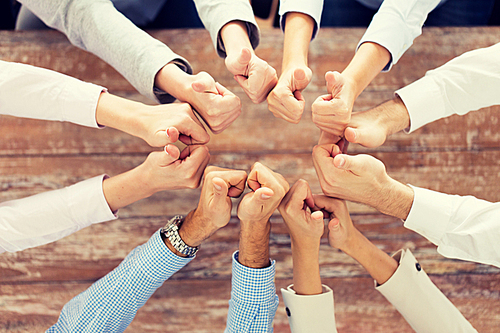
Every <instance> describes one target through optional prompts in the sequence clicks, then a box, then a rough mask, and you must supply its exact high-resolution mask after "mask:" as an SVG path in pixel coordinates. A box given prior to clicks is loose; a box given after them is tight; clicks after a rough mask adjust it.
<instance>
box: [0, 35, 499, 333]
mask: <svg viewBox="0 0 500 333" xmlns="http://www.w3.org/2000/svg"><path fill="white" fill-rule="evenodd" d="M152 34H153V35H154V36H155V37H157V38H159V39H160V40H162V41H164V42H165V43H166V44H167V45H169V46H170V47H171V48H172V49H174V50H175V51H176V52H177V53H179V54H181V55H183V56H184V57H186V58H187V59H189V60H190V62H191V64H192V65H193V68H194V70H195V72H198V71H202V70H204V71H207V72H209V73H211V74H212V75H213V76H214V77H215V78H216V79H217V80H218V81H219V82H221V83H222V84H223V85H225V86H226V87H228V88H229V89H230V90H231V91H233V92H235V93H237V94H238V95H239V96H240V98H241V100H242V103H243V113H242V115H241V116H240V118H239V119H237V120H236V121H235V122H234V124H233V125H232V126H231V127H230V128H228V129H227V130H226V131H224V132H223V133H221V134H219V135H217V136H212V139H211V141H210V143H209V148H210V152H211V156H212V159H211V164H215V165H219V166H224V167H229V168H239V169H246V170H248V169H249V168H250V166H251V165H252V164H253V163H254V162H255V161H261V162H262V163H264V164H265V165H268V166H269V167H271V168H273V169H274V170H276V171H278V172H280V173H282V174H283V175H284V176H285V177H286V178H287V180H288V181H289V182H290V183H293V182H294V181H295V180H297V179H299V178H304V179H306V180H308V181H309V182H310V184H311V186H312V188H313V190H314V191H316V192H318V191H320V187H319V184H318V181H317V177H316V174H315V171H314V168H313V165H312V161H311V156H310V153H311V151H312V147H313V146H314V144H315V143H316V142H317V138H318V135H319V131H318V130H317V129H316V127H315V126H314V125H313V124H312V122H311V116H310V105H311V103H312V102H313V101H314V99H315V98H316V97H317V96H318V95H320V94H324V93H325V83H324V78H323V75H324V73H325V72H326V71H327V70H342V69H343V68H344V67H345V66H346V65H347V63H348V61H349V60H350V59H351V57H352V55H353V50H354V49H355V47H356V44H357V42H358V40H359V39H360V37H361V36H362V34H363V30H362V29H323V30H321V32H320V34H319V36H318V38H317V39H316V40H315V41H314V42H313V43H312V44H311V51H310V59H309V62H310V66H311V69H312V70H313V73H314V76H313V80H312V82H311V84H310V85H309V87H308V88H307V90H306V92H305V98H306V101H307V104H306V111H305V113H304V117H303V119H302V121H301V122H300V123H299V124H298V125H293V124H288V123H286V122H285V121H283V120H279V119H276V118H274V116H273V115H272V114H271V113H270V112H269V111H267V104H266V103H262V104H260V105H254V104H252V103H251V102H250V100H249V99H248V98H247V97H246V96H245V95H244V93H243V92H242V90H241V89H240V88H239V86H237V83H236V82H235V81H234V80H233V79H232V76H231V75H230V74H229V72H227V70H226V69H225V66H224V62H223V61H222V59H219V58H218V57H217V56H216V55H215V52H214V50H213V48H212V44H211V43H210V41H209V36H208V33H207V32H205V31H203V30H188V31H180V30H179V31H176V30H173V31H157V32H152ZM498 36H500V29H499V28H443V29H439V28H433V29H424V34H423V35H422V36H421V37H419V38H418V39H417V40H416V41H415V43H414V46H413V47H412V48H410V50H409V51H408V52H407V53H406V54H405V55H404V56H403V57H402V58H401V61H400V62H399V63H398V64H397V65H396V66H395V67H394V68H393V70H391V72H389V73H387V74H381V75H379V76H378V77H377V78H376V79H375V80H374V82H373V83H372V84H371V85H370V86H369V87H368V88H367V89H366V91H365V92H363V94H362V95H361V96H360V97H359V98H358V100H357V101H356V104H355V110H364V109H367V108H369V107H372V106H375V105H377V104H379V103H381V102H382V101H384V100H386V99H388V98H391V97H392V94H393V92H394V91H395V90H396V89H398V88H400V87H403V86H405V85H407V84H409V83H411V82H413V81H414V80H416V79H418V78H419V77H421V76H423V75H424V73H425V72H426V71H427V70H429V69H432V68H435V67H438V66H440V65H442V64H444V63H445V62H446V61H448V60H450V59H452V58H453V57H455V56H457V55H460V54H461V53H463V52H466V51H468V50H472V49H475V48H479V47H485V46H489V45H492V44H494V43H495V42H497V41H498ZM282 39H283V38H282V34H281V32H279V31H277V30H270V31H265V34H264V35H263V37H262V41H261V45H260V46H259V48H258V50H257V53H258V54H259V55H260V56H261V57H263V58H264V59H266V60H267V61H268V62H269V63H270V64H271V65H273V66H274V67H275V68H277V69H279V68H280V66H279V64H280V63H281V56H280V55H281V45H282ZM0 59H2V60H7V61H18V62H24V63H29V64H33V65H36V66H40V67H45V68H50V69H54V70H57V71H60V72H63V73H66V74H69V75H72V76H75V77H78V78H80V79H83V80H86V81H90V82H94V83H97V84H101V85H104V86H106V87H108V88H109V90H110V91H111V92H112V93H115V94H118V95H121V96H126V97H129V98H132V99H135V100H140V101H144V102H148V103H152V101H147V100H146V99H145V98H144V97H142V96H140V95H139V94H138V93H137V92H136V91H135V90H134V89H133V88H132V87H131V86H130V84H128V83H127V82H126V81H125V80H124V79H123V78H122V77H121V76H120V75H119V74H118V73H117V72H116V71H114V70H113V69H112V68H111V67H109V66H108V65H106V64H105V63H103V62H102V61H101V60H99V59H97V58H96V57H94V56H93V55H90V54H88V53H86V52H83V51H81V50H79V49H77V48H75V47H73V46H71V45H70V44H69V43H68V42H67V41H66V39H65V37H64V36H62V35H60V34H59V33H56V32H43V33H37V32H29V33H28V32H23V33H20V32H0ZM499 111H500V109H499V107H491V108H487V109H484V110H481V111H479V112H472V113H470V114H469V115H467V116H463V117H458V116H454V117H450V118H448V119H444V120H440V121H438V122H435V123H433V124H430V125H428V126H426V127H425V128H423V129H421V130H419V131H417V132H415V133H414V134H412V135H405V134H402V133H398V134H396V135H394V136H393V137H391V138H390V139H389V140H388V142H386V144H384V145H383V146H382V147H380V148H377V149H372V150H367V149H364V148H362V147H360V146H356V145H351V147H350V152H351V153H353V154H355V153H361V152H363V153H367V152H368V153H370V154H373V155H374V156H376V157H377V158H380V159H381V160H382V161H384V163H385V164H386V166H387V169H388V172H389V174H390V175H391V176H393V177H394V178H396V179H398V180H400V181H402V182H408V183H411V184H413V185H416V186H421V187H426V188H431V189H434V190H438V191H442V192H447V193H456V194H461V195H465V194H471V195H474V196H476V197H479V198H482V199H486V200H490V201H500V191H499V190H498V179H499V175H500V148H499V143H500V135H499V134H498V132H499V131H498V126H499V118H500V113H499ZM0 132H1V136H0V202H1V201H6V200H11V199H15V198H21V197H25V196H28V195H32V194H35V193H39V192H42V191H48V190H52V189H57V188H61V187H63V186H67V185H70V184H73V183H75V182H78V181H80V180H83V179H86V178H89V177H92V176H95V175H98V174H101V173H107V174H109V175H115V174H118V173H120V172H123V171H126V170H128V169H131V168H133V167H134V166H136V165H139V164H140V163H142V161H143V160H144V159H145V157H146V156H147V154H148V153H149V152H150V151H151V148H150V147H149V146H147V145H146V144H144V143H142V142H141V141H140V140H139V139H135V138H133V137H131V136H128V135H126V134H122V133H120V132H117V131H114V130H111V129H104V130H94V129H88V128H83V127H79V126H76V125H72V124H66V123H55V122H44V121H35V120H26V119H19V118H13V117H8V116H0ZM198 196H199V190H186V191H175V192H173V191H172V192H163V193H158V194H156V195H154V196H152V197H151V198H148V199H145V200H142V201H140V202H138V203H136V204H133V205H131V206H129V207H128V208H125V209H122V210H121V211H120V219H118V220H116V221H112V222H107V223H102V224H99V225H94V226H92V227H89V228H87V229H84V230H81V231H79V232H78V233H76V234H73V235H71V236H69V237H66V238H64V239H62V240H60V241H58V242H55V243H52V244H48V245H46V246H41V247H38V248H35V249H30V250H26V251H22V252H18V253H4V254H1V255H0V332H7V331H8V332H39V331H43V330H44V329H46V328H48V327H49V326H50V325H51V324H53V323H54V322H55V321H56V320H57V317H58V314H59V312H60V310H61V308H62V306H63V305H64V304H65V303H66V302H68V301H69V300H70V299H71V298H72V297H74V296H75V295H77V294H78V293H79V292H81V291H83V290H85V289H86V288H87V287H88V286H89V285H90V284H92V282H94V281H96V280H97V279H99V278H100V277H101V276H103V275H105V274H106V273H107V272H109V271H110V270H111V269H113V268H114V267H115V266H116V265H118V264H119V263H120V261H121V260H122V259H123V258H124V257H125V256H126V255H127V254H128V252H129V251H130V250H131V249H133V248H134V247H135V246H137V245H139V244H142V243H144V242H145V241H146V240H147V239H148V238H149V236H150V235H151V234H152V233H153V232H154V231H155V230H156V229H157V228H159V227H161V226H162V225H163V224H164V223H165V221H166V219H167V217H168V216H171V215H174V214H176V213H186V212H188V211H189V210H191V209H193V208H194V207H195V206H196V203H197V198H198ZM236 205H237V202H235V204H234V206H236ZM349 206H350V209H351V212H352V216H353V220H354V222H355V223H356V224H357V226H358V227H359V229H360V230H361V231H362V232H363V233H364V234H365V235H366V236H367V237H368V238H369V239H370V240H372V241H373V242H374V243H375V244H376V245H377V246H379V247H380V248H381V249H383V250H384V251H386V252H388V253H390V252H393V251H396V250H398V249H400V248H402V247H405V248H410V249H411V250H412V251H413V253H414V254H415V256H416V257H417V259H419V261H420V262H421V264H422V266H423V267H424V269H425V270H426V271H427V272H428V273H429V275H430V277H431V279H432V280H433V281H434V282H435V283H436V284H437V286H438V287H439V288H440V289H441V290H442V291H443V292H444V293H445V295H446V296H447V297H449V298H450V300H451V301H452V302H453V303H454V304H455V305H456V306H457V307H458V308H459V309H460V311H462V313H463V314H464V315H465V317H466V318H467V319H469V320H470V321H471V323H472V324H473V326H474V327H476V328H477V329H478V331H479V332H498V328H499V327H500V270H499V269H497V268H494V267H491V266H486V265H481V264H475V263H469V262H463V261H456V260H450V259H445V258H443V257H442V256H440V255H439V254H437V252H436V250H435V246H433V245H432V244H430V243H429V242H428V241H427V240H425V239H424V238H422V237H421V236H419V235H417V234H415V233H412V232H410V231H408V230H406V229H404V228H403V227H402V225H401V222H400V221H398V220H397V219H394V218H390V217H387V216H383V215H381V214H378V213H375V212H374V211H373V210H372V209H370V208H368V207H366V206H363V205H359V204H350V205H349ZM238 230H239V227H238V222H237V220H236V219H235V218H233V219H232V220H231V222H230V224H229V225H228V226H227V227H225V228H223V229H222V230H220V231H218V232H217V233H216V234H215V235H214V236H213V237H211V239H210V240H208V241H207V242H206V243H205V244H204V245H203V247H202V250H201V251H200V254H199V256H198V258H197V259H196V260H194V261H193V262H192V263H190V264H189V265H188V266H187V267H185V268H184V269H182V270H181V271H180V272H178V273H177V274H175V275H174V276H173V278H172V279H171V280H169V281H167V282H166V283H165V284H164V285H163V286H162V287H161V288H160V289H159V290H158V291H157V292H156V293H155V294H154V295H153V297H152V298H151V299H150V300H149V301H148V302H147V303H146V305H145V306H144V307H143V308H142V309H141V310H140V311H139V312H138V314H137V317H136V319H135V320H134V321H133V323H132V325H131V326H130V328H129V329H128V330H127V331H128V332H222V331H223V329H224V327H225V318H226V314H227V300H228V299H229V297H230V277H231V262H230V256H231V253H232V252H233V251H234V250H236V249H237V246H238V245H237V239H238ZM271 255H272V257H273V258H274V259H276V260H277V273H276V285H277V288H278V289H279V288H280V287H284V286H286V285H287V284H289V283H290V281H291V274H292V270H291V252H290V244H289V237H288V235H287V233H286V229H285V227H284V225H283V222H282V220H281V218H280V217H279V216H278V215H276V216H275V217H273V230H272V236H271ZM320 262H321V273H322V277H323V282H324V283H326V284H328V285H329V286H331V287H332V288H333V289H334V291H335V306H336V318H337V326H338V330H339V332H341V333H343V332H411V329H410V327H409V326H408V325H407V324H406V322H405V321H404V319H403V318H402V317H401V316H400V315H399V314H398V313H397V311H396V310H395V309H394V308H393V307H392V306H391V305H390V304H389V303H388V302H387V301H386V300H385V299H384V298H383V297H382V296H381V295H380V294H379V293H378V292H377V291H375V290H374V288H373V281H372V280H371V279H370V278H369V276H368V275H367V274H366V272H365V271H364V270H363V269H362V267H361V266H359V265H358V264H357V263H356V262H354V261H353V260H352V259H350V258H349V257H347V256H346V255H344V254H343V253H341V252H339V251H336V250H333V249H332V248H330V247H329V246H328V244H327V243H326V242H325V243H324V244H322V246H321V256H320ZM275 332H278V333H280V332H289V329H288V324H287V318H286V315H285V312H284V307H283V303H282V302H280V308H279V309H278V313H277V314H276V319H275Z"/></svg>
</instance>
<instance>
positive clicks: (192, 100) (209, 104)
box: [155, 63, 241, 134]
mask: <svg viewBox="0 0 500 333" xmlns="http://www.w3.org/2000/svg"><path fill="white" fill-rule="evenodd" d="M155 86H156V87H158V88H160V89H162V90H164V91H165V92H167V93H169V94H170V95H172V96H174V97H175V98H177V99H178V100H179V101H181V102H185V103H189V104H190V105H191V106H192V107H193V109H194V110H196V112H197V113H198V115H200V117H201V118H202V119H203V120H204V121H205V123H206V124H207V126H208V127H209V128H210V130H211V131H212V132H213V133H215V134H218V133H220V132H222V131H223V130H225V129H226V128H227V127H229V125H231V124H232V123H233V121H235V120H236V118H238V116H239V115H240V113H241V101H240V99H239V98H238V97H237V96H236V95H235V94H233V93H232V92H230V91H229V90H227V89H226V88H225V87H223V86H222V85H221V84H219V83H218V82H215V80H214V79H213V78H212V77H211V76H210V75H209V74H208V73H205V72H200V73H198V74H196V75H190V74H187V73H186V72H184V71H183V70H181V69H180V68H179V67H178V66H177V65H175V64H173V63H169V64H167V65H165V66H164V67H163V68H162V69H161V70H160V71H159V72H158V73H157V74H156V76H155Z"/></svg>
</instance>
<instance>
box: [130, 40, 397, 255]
mask: <svg viewBox="0 0 500 333" xmlns="http://www.w3.org/2000/svg"><path fill="white" fill-rule="evenodd" d="M225 63H226V67H227V69H228V70H229V71H230V72H231V73H232V74H233V75H234V79H235V80H236V81H237V83H238V84H239V85H240V86H241V88H242V89H243V91H244V92H245V93H246V94H247V95H248V97H249V98H250V99H251V101H252V102H253V103H261V102H264V101H266V100H267V103H268V107H269V111H270V112H272V113H273V115H274V116H275V117H277V118H281V119H284V120H286V121H288V122H291V123H294V124H297V123H298V122H299V121H300V119H301V117H302V114H303V112H304V108H305V99H304V96H303V94H302V92H303V90H304V89H305V88H306V87H307V85H308V84H309V83H310V82H311V79H312V71H311V69H309V68H308V67H307V66H298V67H297V68H289V69H286V70H284V71H283V73H282V74H281V76H280V77H279V78H278V76H277V74H276V70H275V69H274V68H273V67H271V66H270V65H269V64H268V63H267V62H266V61H264V60H262V59H260V58H259V57H258V56H257V55H256V54H255V53H254V52H253V50H250V49H247V48H244V49H243V50H242V51H241V53H240V54H239V55H237V56H233V57H229V56H228V57H226V59H225ZM192 77H193V81H192V83H191V86H190V93H189V96H188V97H187V98H184V100H182V99H181V101H182V102H188V103H180V104H179V103H176V104H170V105H159V106H150V107H148V108H149V110H148V112H147V113H145V114H144V116H143V117H142V118H141V120H140V122H142V125H143V126H139V127H140V128H144V129H146V130H144V131H143V132H142V133H137V135H138V136H139V137H141V138H143V139H144V140H145V141H146V142H147V143H148V144H150V145H151V146H153V147H162V146H163V147H164V150H163V151H158V152H153V153H151V154H150V155H149V156H148V158H147V159H146V161H145V163H144V164H143V165H141V167H143V169H144V171H145V173H144V174H145V175H146V177H145V178H146V179H149V180H151V183H154V184H155V185H154V186H155V188H154V192H156V191H160V190H172V189H181V188H197V187H198V186H199V185H200V183H201V181H202V179H203V187H202V190H201V197H200V201H199V205H198V207H197V208H196V209H195V210H194V211H193V212H191V213H190V214H189V215H188V216H187V218H186V220H187V221H186V223H185V226H184V227H183V229H184V231H185V232H184V233H185V234H186V233H189V225H190V221H191V220H192V219H195V220H196V221H197V223H198V226H197V228H199V230H203V233H201V232H198V239H190V241H191V243H192V245H196V244H199V243H201V241H203V240H204V239H206V238H208V237H209V236H210V235H211V234H213V233H214V232H215V231H216V230H218V229H219V228H221V227H223V226H225V225H226V224H227V223H228V222H229V220H230V217H231V209H232V202H231V198H237V197H239V196H241V195H242V194H243V192H244V190H245V184H247V185H248V188H249V189H250V190H251V192H249V193H248V194H246V195H245V196H244V197H243V198H242V199H241V202H240V204H239V206H238V210H237V212H238V218H239V219H240V221H241V222H242V224H245V225H259V224H260V225H266V224H267V223H268V221H269V218H270V217H271V216H272V214H273V213H274V211H275V210H276V209H279V211H280V213H281V215H282V216H283V218H284V220H285V223H286V225H287V227H288V229H289V231H290V235H291V238H292V242H294V240H295V239H299V238H300V239H301V241H304V239H306V240H307V239H309V240H311V238H313V239H315V240H316V241H318V240H319V239H320V238H321V237H322V235H323V229H324V228H323V227H324V222H323V218H325V219H329V220H330V221H329V223H328V227H327V228H326V230H327V232H328V233H329V241H330V244H331V245H332V246H334V247H336V248H342V247H343V246H344V243H345V242H346V241H347V239H348V238H349V235H350V233H352V232H354V231H353V230H356V229H354V228H353V226H352V222H351V220H350V217H349V213H348V211H347V208H346V204H345V202H344V201H342V200H351V201H357V202H363V203H367V204H369V205H372V206H373V207H375V208H376V205H377V202H376V198H377V189H379V188H380V187H381V186H390V185H391V184H390V183H391V182H390V178H389V177H388V176H387V174H386V170H385V166H384V164H383V163H382V162H381V161H379V160H377V159H375V158H374V157H371V156H369V155H357V156H349V155H346V152H347V147H348V144H349V142H354V143H359V144H361V145H364V146H366V147H377V146H379V145H381V144H383V143H384V141H385V139H386V136H387V131H386V130H385V129H384V128H383V126H377V125H380V124H378V123H377V117H376V115H373V114H372V113H370V112H366V111H365V112H356V113H352V108H353V104H354V100H355V97H356V96H355V94H354V93H352V92H353V91H354V88H353V87H352V86H353V84H352V83H351V82H349V80H347V79H346V78H345V77H344V76H342V74H340V73H338V72H327V73H326V74H325V80H326V89H327V92H328V94H325V95H322V96H319V97H318V98H317V99H316V100H315V101H314V103H313V104H312V107H311V111H312V121H313V123H314V124H315V125H316V126H317V127H318V128H319V129H320V131H321V132H320V133H321V134H320V137H319V142H318V145H317V146H315V147H314V149H313V154H312V157H313V162H314V167H315V169H316V172H317V175H318V178H319V181H320V185H321V188H322V190H323V194H321V195H312V193H311V189H310V187H309V184H308V183H307V182H306V181H304V180H299V181H297V182H296V183H295V184H294V185H293V186H292V187H291V189H290V188H289V184H288V182H287V181H286V180H285V178H284V177H283V176H282V175H280V174H278V173H276V172H274V171H272V170H270V169H269V168H267V167H266V166H264V165H262V164H261V163H255V164H254V165H253V166H252V168H251V169H250V172H249V173H248V175H247V173H246V172H245V171H242V170H229V169H224V168H219V167H215V166H207V165H208V163H209V160H210V154H209V151H208V148H207V147H206V145H205V144H207V143H208V142H209V140H210V136H209V134H208V133H207V130H206V129H205V127H204V126H203V124H202V122H201V121H200V119H199V118H201V120H203V121H204V122H205V124H206V125H207V127H208V128H209V129H210V130H211V131H212V132H213V133H214V134H218V133H220V132H222V131H224V130H225V129H226V128H227V127H229V126H230V125H231V124H232V123H233V122H234V121H235V120H236V119H237V118H238V116H239V115H240V113H241V101H240V99H239V98H238V97H237V96H236V95H235V94H233V93H232V92H230V91H229V90H228V89H226V88H225V87H224V86H222V85H221V84H219V83H218V82H216V81H215V80H214V79H213V78H212V77H211V76H210V75H209V74H208V73H205V72H200V73H198V74H196V75H193V76H192ZM197 115H198V116H199V118H198V117H197ZM176 141H181V142H182V143H183V144H185V145H186V147H185V148H184V149H183V150H182V151H180V150H179V148H178V147H177V146H175V145H173V143H174V142H176ZM200 223H201V225H200ZM299 235H301V236H304V235H306V237H299ZM186 237H190V236H188V235H186ZM195 238H196V237H195Z"/></svg>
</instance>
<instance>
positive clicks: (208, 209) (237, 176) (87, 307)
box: [49, 167, 246, 332]
mask: <svg viewBox="0 0 500 333" xmlns="http://www.w3.org/2000/svg"><path fill="white" fill-rule="evenodd" d="M245 179H246V172H244V171H237V170H227V169H221V168H215V167H208V168H207V169H206V173H205V177H204V183H203V188H202V190H201V197H200V201H199V203H198V207H197V208H196V209H195V210H193V211H192V212H191V213H189V214H188V216H186V218H185V219H184V220H183V222H182V224H181V225H180V226H179V230H178V235H179V236H180V238H181V239H182V240H183V241H184V242H185V243H186V244H187V245H189V246H192V247H196V246H199V245H200V244H201V243H202V242H203V241H204V240H206V239H207V238H209V237H210V236H211V235H212V234H213V233H214V232H215V231H216V230H218V229H219V228H222V227H223V226H225V225H226V224H227V223H228V222H229V218H230V215H231V196H238V195H240V194H241V193H242V192H243V189H242V187H243V186H242V184H244V182H245ZM169 222H170V221H169ZM169 225H170V224H169V223H167V226H169ZM193 258H194V257H186V256H185V255H183V254H181V253H179V252H178V251H177V250H176V249H175V247H174V246H173V244H171V243H170V241H169V240H168V238H167V237H164V235H163V233H162V231H161V230H160V231H158V232H157V233H155V234H154V235H153V236H152V237H151V239H150V240H149V242H147V243H146V244H144V245H142V246H139V247H137V248H136V249H135V250H134V251H132V252H131V253H130V254H129V255H128V256H127V258H125V260H124V261H123V262H122V263H121V264H120V266H118V267H117V268H116V269H115V270H113V271H112V272H111V273H109V274H107V275H106V276H105V277H104V278H102V279H101V280H99V281H97V282H96V283H94V284H93V285H92V286H91V287H90V288H89V289H87V290H86V291H84V292H83V293H81V294H80V295H78V296H76V297H75V298H74V299H72V300H71V301H70V302H69V303H68V304H66V305H65V306H64V308H63V311H62V312H61V315H60V317H59V320H58V322H57V323H56V324H55V325H54V326H53V327H51V328H50V329H49V332H60V331H80V330H82V329H86V330H89V331H92V332H123V331H124V330H125V329H126V328H127V326H128V325H129V324H130V322H131V321H132V319H133V318H134V316H135V314H136V312H137V310H138V309H139V308H140V307H142V306H143V305H144V304H145V303H146V301H147V300H148V299H149V297H150V296H151V295H152V294H153V293H154V291H155V290H156V289H157V288H159V287H160V286H161V285H162V284H163V282H164V281H165V280H167V279H168V278H169V277H170V276H172V274H174V273H175V272H176V271H178V270H179V269H181V268H182V267H184V266H185V265H186V264H187V263H189V262H190V261H191V260H192V259H193Z"/></svg>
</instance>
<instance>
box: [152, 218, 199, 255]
mask: <svg viewBox="0 0 500 333" xmlns="http://www.w3.org/2000/svg"><path fill="white" fill-rule="evenodd" d="M182 222H184V216H181V215H176V216H174V217H173V218H171V219H170V220H169V221H168V222H167V224H165V226H164V227H163V228H162V229H161V233H162V235H163V236H164V237H165V238H167V239H168V240H169V241H170V244H171V245H172V246H173V248H174V249H176V250H177V251H179V252H180V253H182V254H184V255H186V256H188V257H192V256H194V255H195V254H196V252H198V250H199V246H196V247H192V246H189V245H187V244H186V243H184V241H183V240H182V238H181V236H179V228H180V226H181V225H182Z"/></svg>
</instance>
